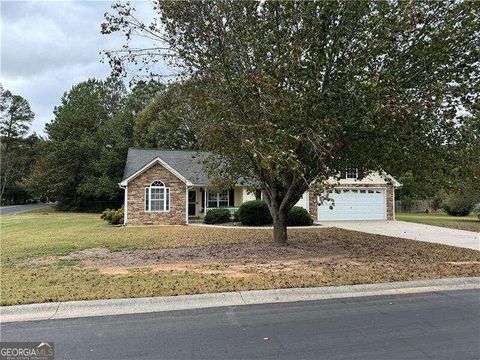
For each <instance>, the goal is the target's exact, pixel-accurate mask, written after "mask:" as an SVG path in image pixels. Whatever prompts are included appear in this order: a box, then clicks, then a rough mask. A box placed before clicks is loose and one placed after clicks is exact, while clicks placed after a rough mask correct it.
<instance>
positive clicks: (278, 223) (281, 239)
mask: <svg viewBox="0 0 480 360" xmlns="http://www.w3.org/2000/svg"><path fill="white" fill-rule="evenodd" d="M273 241H274V242H275V245H278V246H286V245H287V216H286V214H280V213H278V214H277V215H276V216H274V217H273Z"/></svg>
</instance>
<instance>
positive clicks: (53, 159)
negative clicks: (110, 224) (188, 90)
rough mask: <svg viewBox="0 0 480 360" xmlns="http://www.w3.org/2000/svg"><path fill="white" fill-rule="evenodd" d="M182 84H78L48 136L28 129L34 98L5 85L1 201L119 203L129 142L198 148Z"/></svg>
mask: <svg viewBox="0 0 480 360" xmlns="http://www.w3.org/2000/svg"><path fill="white" fill-rule="evenodd" d="M182 89H183V84H181V83H175V84H172V85H169V86H167V85H165V84H162V83H159V82H155V81H149V82H143V81H140V82H138V83H137V84H136V85H135V86H133V87H132V88H131V89H130V90H127V88H126V87H125V85H124V83H123V82H122V81H121V80H119V79H116V78H113V77H112V78H108V79H106V80H96V79H89V80H87V81H84V82H81V83H79V84H77V85H75V86H73V87H72V88H71V89H70V90H69V91H68V92H66V93H65V94H64V96H63V97H62V98H61V100H60V105H58V106H57V107H55V109H54V118H53V119H52V121H51V122H49V123H48V124H46V126H45V135H44V137H39V136H38V135H36V134H33V135H27V134H28V132H29V129H30V124H31V122H32V120H33V118H34V114H33V112H32V111H31V110H30V106H29V104H28V101H27V100H26V99H24V98H22V97H21V96H18V95H12V94H11V93H10V92H9V91H3V90H2V97H1V99H2V108H1V112H2V122H1V126H2V127H1V134H2V138H1V139H2V178H1V179H2V184H1V185H2V188H1V189H2V204H17V203H24V202H26V201H30V200H32V199H43V200H45V199H48V200H49V201H56V202H57V203H58V207H59V208H60V209H63V210H87V211H100V210H103V209H105V208H107V207H120V206H121V204H122V203H123V192H122V191H120V189H119V187H118V183H119V182H120V181H121V179H122V175H123V168H124V165H125V160H126V155H127V151H128V148H129V147H132V146H137V147H147V148H148V147H150V148H157V147H158V148H164V149H179V148H180V149H195V148H196V144H197V142H196V139H195V135H194V134H195V133H194V131H193V128H192V127H193V121H192V118H193V114H192V113H191V108H190V107H189V106H188V102H185V101H183V100H182V93H181V92H182Z"/></svg>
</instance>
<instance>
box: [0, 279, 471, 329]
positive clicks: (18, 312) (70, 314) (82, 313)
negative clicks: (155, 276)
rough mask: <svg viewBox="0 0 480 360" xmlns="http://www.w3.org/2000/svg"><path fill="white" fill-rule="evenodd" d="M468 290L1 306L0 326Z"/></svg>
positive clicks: (460, 286) (429, 285)
mask: <svg viewBox="0 0 480 360" xmlns="http://www.w3.org/2000/svg"><path fill="white" fill-rule="evenodd" d="M471 289H480V277H462V278H448V279H435V280H416V281H402V282H391V283H379V284H362V285H343V286H335V287H333V286H328V287H313V288H291V289H273V290H251V291H239V292H224V293H210V294H198V295H179V296H160V297H149V298H129V299H109V300H88V301H68V302H52V303H41V304H29V305H13V306H2V307H0V323H9V322H19V321H36V320H50V319H71V318H81V317H92V316H111V315H125V314H142V313H152V312H165V311H176V310H192V309H205V308H213V307H224V306H242V305H258V304H271V303H288V302H297V301H312V300H328V299H341V298H355V297H365V296H385V295H399V294H416V293H426V292H439V291H454V290H471Z"/></svg>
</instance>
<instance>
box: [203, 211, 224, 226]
mask: <svg viewBox="0 0 480 360" xmlns="http://www.w3.org/2000/svg"><path fill="white" fill-rule="evenodd" d="M229 221H230V211H229V210H228V209H222V208H218V209H210V210H208V211H207V213H206V214H205V217H204V218H203V222H204V223H205V224H221V223H226V222H229Z"/></svg>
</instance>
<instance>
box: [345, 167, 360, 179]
mask: <svg viewBox="0 0 480 360" xmlns="http://www.w3.org/2000/svg"><path fill="white" fill-rule="evenodd" d="M345 174H346V176H345V177H346V178H347V179H356V178H358V169H347V171H346V173H345Z"/></svg>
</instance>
